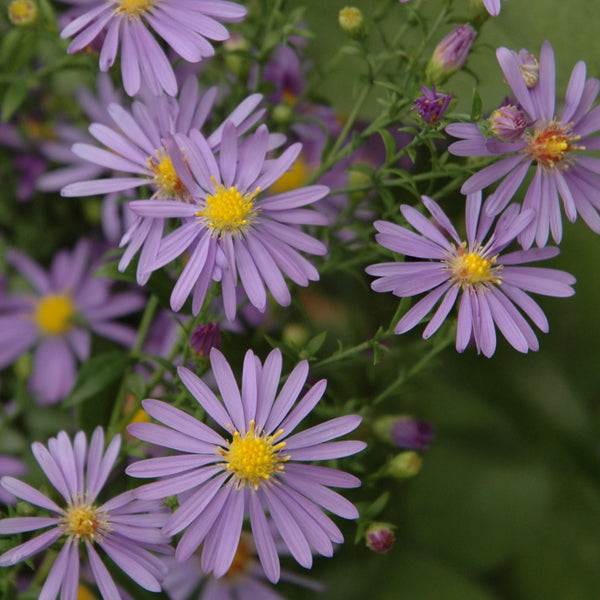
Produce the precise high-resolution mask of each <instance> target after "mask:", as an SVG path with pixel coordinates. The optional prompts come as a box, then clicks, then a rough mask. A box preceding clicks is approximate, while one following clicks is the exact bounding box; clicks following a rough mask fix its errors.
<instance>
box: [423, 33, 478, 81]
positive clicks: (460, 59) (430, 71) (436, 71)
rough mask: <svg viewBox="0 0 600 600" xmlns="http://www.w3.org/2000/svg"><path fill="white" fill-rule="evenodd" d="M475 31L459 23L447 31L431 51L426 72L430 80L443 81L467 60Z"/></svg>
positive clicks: (475, 34)
mask: <svg viewBox="0 0 600 600" xmlns="http://www.w3.org/2000/svg"><path fill="white" fill-rule="evenodd" d="M476 37H477V32H476V31H475V30H474V29H473V28H472V27H471V25H469V24H468V23H465V24H464V25H459V26H458V27H457V28H456V29H454V31H452V32H451V33H449V34H448V35H447V36H446V37H445V38H444V39H443V40H442V41H441V42H440V43H439V44H438V45H437V46H436V47H435V50H434V51H433V56H432V57H431V59H430V60H429V64H428V65H427V70H426V74H427V77H428V78H429V80H430V81H432V82H433V83H439V82H441V81H444V80H445V79H447V78H448V77H450V75H452V74H453V73H454V72H455V71H458V70H459V69H461V68H462V67H463V66H464V64H465V63H466V62H467V57H468V56H469V52H470V50H471V46H472V45H473V42H474V41H475V38H476Z"/></svg>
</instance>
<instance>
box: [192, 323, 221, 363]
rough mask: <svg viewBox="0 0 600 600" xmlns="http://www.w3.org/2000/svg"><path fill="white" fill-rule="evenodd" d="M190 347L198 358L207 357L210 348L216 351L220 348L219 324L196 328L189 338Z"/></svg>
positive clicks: (208, 324)
mask: <svg viewBox="0 0 600 600" xmlns="http://www.w3.org/2000/svg"><path fill="white" fill-rule="evenodd" d="M190 346H191V347H192V350H193V351H194V352H195V353H196V354H197V355H198V356H199V357H200V358H204V357H206V356H208V355H209V354H210V351H211V349H212V348H216V349H217V350H218V349H219V348H220V347H221V333H220V330H219V324H218V323H205V324H204V325H199V326H198V327H196V329H194V331H193V333H192V335H191V336H190Z"/></svg>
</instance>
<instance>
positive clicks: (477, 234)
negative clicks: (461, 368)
mask: <svg viewBox="0 0 600 600" xmlns="http://www.w3.org/2000/svg"><path fill="white" fill-rule="evenodd" d="M422 200H423V203H424V204H425V207H426V208H427V210H428V211H429V212H430V214H431V216H432V217H433V219H434V223H431V222H430V221H429V220H427V219H426V218H425V217H424V216H423V215H422V214H421V213H420V212H418V211H417V210H416V209H415V208H413V207H411V206H408V205H406V204H403V205H402V206H401V207H400V210H401V212H402V216H403V217H404V218H405V219H406V220H407V221H408V222H409V223H410V225H412V226H413V227H414V228H415V229H416V230H417V232H418V233H414V232H412V231H410V230H409V229H406V228H405V227H401V226H399V225H396V224H394V223H390V222H388V221H376V222H375V227H376V229H377V231H378V232H379V233H378V234H377V236H376V239H377V241H378V242H379V244H381V245H382V246H383V247H384V248H388V249H389V250H392V251H394V252H399V253H400V254H403V255H405V256H408V257H414V258H416V259H422V260H414V261H412V260H411V261H406V262H391V263H379V264H376V265H371V266H370V267H368V268H367V273H369V274H370V275H374V276H376V277H378V279H377V280H376V281H374V282H373V283H372V284H371V287H372V288H373V290H375V291H376V292H392V293H393V294H394V295H396V296H400V297H405V296H416V295H417V294H421V293H423V292H426V296H425V297H424V298H422V299H421V300H419V301H418V302H417V303H416V304H415V305H414V306H413V307H412V308H411V309H410V310H409V311H408V312H407V313H406V314H405V315H404V316H403V317H402V318H401V319H400V321H399V322H398V324H397V325H396V329H395V333H397V334H400V333H405V332H406V331H408V330H410V329H412V328H413V327H415V326H416V325H417V324H418V323H419V322H420V321H421V320H422V319H423V318H424V317H425V316H426V315H427V314H428V313H430V312H431V311H432V310H433V309H434V307H435V306H436V304H438V302H439V306H438V307H437V309H436V310H435V312H434V314H433V316H432V317H431V320H430V321H429V323H428V324H427V327H426V328H425V331H424V332H423V337H424V338H428V337H429V336H431V335H432V334H433V333H435V332H436V331H437V330H438V329H439V327H440V326H441V325H442V323H443V322H444V321H445V319H446V317H447V316H448V314H449V312H450V310H451V309H452V307H453V306H454V304H456V303H457V302H458V327H457V332H456V349H457V350H458V351H459V352H463V351H464V349H465V348H466V347H467V345H468V344H469V342H470V341H471V340H474V342H475V345H476V347H477V352H478V353H479V352H482V353H483V354H484V355H485V356H487V357H490V356H492V354H493V353H494V351H495V350H496V330H495V327H497V328H498V329H499V330H500V332H501V333H502V335H503V336H504V337H505V338H506V340H507V341H508V343H509V344H510V345H511V346H512V347H513V348H515V349H516V350H518V351H519V352H527V351H528V350H537V349H538V347H539V344H538V340H537V338H536V336H535V333H534V331H533V329H532V328H531V326H530V325H529V323H528V322H527V320H526V319H525V318H524V317H523V315H522V314H521V312H520V311H522V312H523V313H525V315H527V316H528V317H529V318H530V319H531V321H533V323H534V324H535V325H537V327H539V328H540V329H541V330H542V331H544V332H547V331H548V320H547V319H546V316H545V315H544V313H543V312H542V309H541V308H540V307H539V306H538V305H537V304H536V302H535V301H534V300H533V299H532V298H531V297H530V296H529V295H528V293H527V292H533V293H534V294H543V295H545V296H556V297H566V296H571V295H572V294H574V291H573V289H572V288H571V285H573V284H574V283H575V278H574V277H573V276H572V275H570V274H569V273H565V272H564V271H557V270H555V269H546V268H540V267H528V266H523V265H524V263H528V262H535V261H539V260H546V259H548V258H552V257H554V256H556V255H557V254H558V248H554V247H548V248H543V249H540V248H533V249H530V250H521V251H516V252H509V253H507V254H504V255H502V254H501V252H502V251H503V250H504V249H505V248H506V247H507V246H508V245H509V244H510V243H511V242H513V241H514V239H515V238H516V237H517V236H518V235H519V234H520V233H521V232H522V231H523V230H524V228H525V227H527V225H528V224H529V223H530V222H531V220H532V219H533V217H534V215H533V212H532V211H524V212H522V213H520V212H519V207H518V206H517V205H514V204H513V205H511V206H510V207H508V208H507V209H506V211H505V212H504V213H503V214H502V216H501V217H500V218H499V219H498V221H497V222H496V225H495V227H494V229H493V231H492V233H491V234H490V235H489V237H488V233H489V232H490V229H491V226H492V224H493V219H492V218H491V217H488V216H486V215H485V214H481V210H480V209H481V194H480V193H476V194H471V195H469V196H468V197H467V204H466V213H465V218H466V228H467V239H466V241H463V240H461V238H460V237H459V236H458V233H457V232H456V230H455V228H454V226H453V225H452V223H451V222H450V220H449V219H448V217H447V216H446V215H445V214H444V212H443V211H442V209H441V208H440V207H439V206H438V204H436V203H435V202H434V201H433V200H432V199H431V198H428V197H427V196H422ZM419 234H420V235H419ZM486 238H487V241H485V240H486ZM519 309H520V311H519Z"/></svg>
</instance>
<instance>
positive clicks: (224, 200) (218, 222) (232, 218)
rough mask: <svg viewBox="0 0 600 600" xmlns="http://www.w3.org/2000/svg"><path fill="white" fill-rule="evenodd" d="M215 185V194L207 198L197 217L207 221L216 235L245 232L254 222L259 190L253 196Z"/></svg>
mask: <svg viewBox="0 0 600 600" xmlns="http://www.w3.org/2000/svg"><path fill="white" fill-rule="evenodd" d="M212 180H213V183H214V185H215V193H214V194H213V195H212V196H207V197H206V206H205V207H204V208H203V209H202V210H201V211H199V212H197V213H196V216H198V217H203V218H204V219H206V226H207V227H209V228H211V229H212V230H213V232H214V233H216V234H219V235H222V234H224V233H226V232H228V233H237V232H243V231H244V230H245V228H246V227H247V225H249V224H250V223H251V221H252V216H253V208H254V202H253V200H254V198H256V196H257V195H258V194H259V192H260V188H257V189H256V190H255V191H254V192H253V193H252V194H243V195H242V193H241V192H238V189H237V188H236V187H235V186H232V187H230V188H226V187H225V186H224V185H223V184H222V183H219V184H217V182H216V181H215V179H214V177H213V178H212Z"/></svg>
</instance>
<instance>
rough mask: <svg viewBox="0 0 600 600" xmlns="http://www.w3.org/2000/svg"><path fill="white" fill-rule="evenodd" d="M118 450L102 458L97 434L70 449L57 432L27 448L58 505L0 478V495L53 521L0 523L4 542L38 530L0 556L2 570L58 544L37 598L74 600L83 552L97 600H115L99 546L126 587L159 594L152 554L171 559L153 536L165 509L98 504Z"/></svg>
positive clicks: (158, 565)
mask: <svg viewBox="0 0 600 600" xmlns="http://www.w3.org/2000/svg"><path fill="white" fill-rule="evenodd" d="M120 446H121V438H120V436H116V437H114V438H113V439H112V440H111V441H110V443H109V445H108V447H107V449H106V452H105V451H104V432H103V430H102V428H101V427H97V428H96V430H95V431H94V434H93V435H92V439H91V441H90V445H89V447H88V444H87V439H86V436H85V434H84V433H83V432H82V431H80V432H78V433H77V434H76V435H75V437H74V439H73V442H71V440H70V439H69V436H68V435H67V434H66V433H65V432H64V431H61V432H60V433H59V434H58V435H57V436H56V437H55V438H51V439H50V440H49V441H48V447H46V446H44V445H43V444H41V443H39V442H34V443H33V444H32V446H31V449H32V451H33V454H34V456H35V458H36V460H37V462H38V463H39V465H40V467H41V468H42V470H43V471H44V474H45V475H46V477H47V478H48V480H49V481H50V483H51V484H52V485H53V486H54V488H55V489H56V490H57V491H58V492H59V494H60V495H61V496H62V497H63V499H64V503H62V506H59V504H57V503H55V502H54V500H52V499H51V498H49V497H48V496H46V495H45V494H43V493H41V492H40V491H38V490H37V489H36V488H34V487H31V486H30V485H28V484H26V483H24V482H22V481H19V480H18V479H14V478H13V477H2V479H1V480H0V484H1V485H2V487H4V489H5V490H7V491H8V492H10V493H12V494H14V495H15V496H17V497H18V498H21V499H22V500H24V501H25V502H29V503H30V504H33V505H34V506H39V507H41V508H43V509H44V510H45V511H49V512H50V513H51V514H52V516H36V517H14V518H8V519H2V520H0V533H1V534H4V535H9V534H15V533H22V532H28V531H38V530H41V529H45V531H44V532H43V533H40V534H39V535H37V536H36V537H34V538H32V539H30V540H28V541H26V542H23V543H22V544H19V545H17V546H15V547H13V548H11V549H10V550H8V551H6V552H5V553H4V554H2V556H0V566H2V567H8V566H11V565H15V564H17V563H19V562H22V561H25V560H27V559H28V558H30V557H32V556H35V555H36V554H38V553H39V552H42V551H44V550H46V549H48V548H50V547H51V546H52V545H54V544H55V543H58V544H60V545H62V548H61V549H60V551H59V552H58V555H57V557H56V559H55V561H54V563H53V564H52V567H51V568H50V571H49V573H48V577H47V578H46V581H45V583H44V586H43V587H42V590H41V592H40V596H39V597H40V598H44V599H48V600H52V599H54V598H56V597H57V596H58V594H59V593H60V598H61V600H76V598H77V597H78V596H77V593H78V586H79V575H80V562H81V559H80V549H82V548H84V547H85V551H86V554H87V561H85V563H86V564H89V567H90V568H91V572H92V574H93V578H94V580H95V582H96V585H97V586H98V590H99V591H100V594H101V595H102V598H104V600H115V599H116V598H121V595H120V594H119V591H118V590H117V586H116V585H115V582H114V581H113V579H112V577H111V575H110V574H109V572H108V570H107V568H106V566H105V565H104V560H105V559H103V558H101V556H100V554H98V551H97V550H96V547H97V546H99V547H100V548H101V549H102V550H103V551H104V553H106V556H107V557H108V558H110V559H111V560H112V561H113V562H114V563H115V564H116V565H117V566H118V567H119V568H120V569H121V570H123V571H124V572H125V573H126V574H127V575H128V576H129V577H130V578H131V579H133V581H135V582H136V583H137V584H138V585H140V586H141V587H143V588H144V589H147V590H150V591H153V592H158V591H160V589H161V586H160V580H161V579H162V576H163V575H164V572H165V568H164V565H163V563H162V561H161V560H160V559H159V558H158V557H156V556H154V554H152V552H150V550H152V551H157V552H161V553H170V552H172V550H171V548H170V546H168V542H169V539H168V538H167V537H166V536H165V535H164V534H163V533H162V532H161V531H160V527H161V526H162V525H163V524H164V522H165V520H166V518H167V517H168V510H167V509H166V508H164V507H162V508H161V507H160V503H158V502H153V501H148V500H136V499H134V497H133V494H132V492H131V491H128V492H124V493H122V494H119V495H118V496H115V497H114V498H111V499H110V500H108V501H106V502H102V503H99V502H98V501H97V499H98V496H99V495H100V493H101V491H102V488H103V487H104V485H105V483H106V480H107V478H108V476H109V475H110V473H111V471H112V468H113V466H114V464H115V461H116V459H117V456H118V454H119V448H120Z"/></svg>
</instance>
